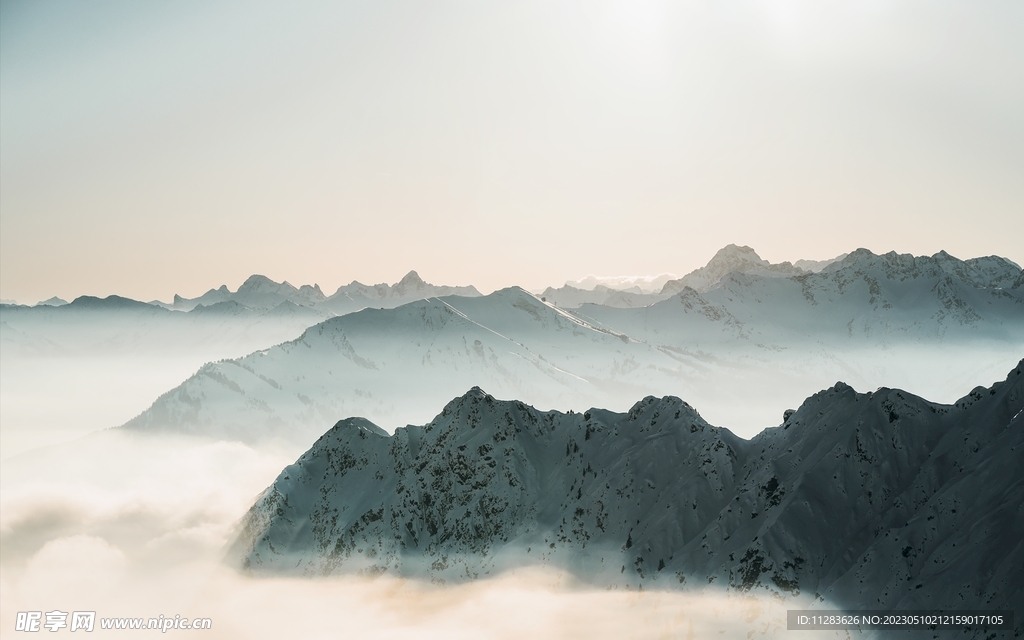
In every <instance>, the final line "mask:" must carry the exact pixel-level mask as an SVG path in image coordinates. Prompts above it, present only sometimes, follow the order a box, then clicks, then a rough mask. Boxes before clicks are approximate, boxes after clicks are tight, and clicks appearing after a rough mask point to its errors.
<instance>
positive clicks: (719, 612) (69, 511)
mask: <svg viewBox="0 0 1024 640" xmlns="http://www.w3.org/2000/svg"><path fill="white" fill-rule="evenodd" d="M291 461H292V459H291V458H290V457H289V456H287V455H285V454H283V453H282V452H275V451H269V450H262V451H261V450H256V449H254V448H251V447H248V446H244V445H241V444H237V443H224V442H198V441H195V440H183V439H177V438H169V437H162V438H143V439H140V438H132V437H129V436H126V435H124V434H120V433H109V432H108V433H104V434H101V435H97V436H92V437H89V438H86V439H83V440H80V441H78V442H76V443H75V444H74V445H65V446H61V447H56V448H51V449H49V450H46V451H40V452H34V453H32V454H29V455H25V456H19V457H17V458H15V459H13V460H10V461H8V464H5V465H4V468H3V471H2V474H3V475H2V480H3V496H2V500H0V536H2V539H0V542H2V546H3V549H4V553H3V556H2V561H0V612H2V613H0V629H2V630H3V633H4V635H5V636H6V635H7V633H8V632H10V631H12V630H13V629H14V627H15V616H16V613H17V612H18V611H42V612H46V611H52V610H54V609H59V610H61V611H82V610H85V611H96V613H97V618H103V617H143V618H148V617H158V616H160V615H161V614H162V615H164V616H165V617H167V616H169V617H173V616H175V615H181V616H184V617H188V618H195V617H205V618H211V619H212V621H213V631H212V632H210V633H208V634H207V635H208V636H209V637H216V638H245V639H252V638H257V639H258V638H336V637H341V635H342V634H343V635H344V637H358V636H363V635H365V636H366V637H374V638H392V637H393V638H409V637H417V638H419V637H423V638H429V637H438V638H481V637H493V638H522V637H553V638H563V637H593V638H664V637H672V638H684V637H697V638H700V637H710V636H714V637H735V638H747V637H762V636H765V637H770V636H772V635H776V634H778V633H779V632H780V631H781V630H783V629H785V624H786V622H785V617H786V609H787V608H800V607H802V606H806V605H807V604H808V602H807V601H796V600H785V601H784V600H780V599H777V598H774V597H764V596H762V597H749V596H739V595H731V596H730V595H726V594H723V593H720V592H691V593H680V592H653V591H650V592H644V593H635V592H624V591H603V590H599V589H595V588H592V587H587V586H585V585H580V584H576V583H574V582H573V580H572V579H571V578H570V577H569V576H567V575H564V574H561V573H559V572H557V571H554V570H551V569H544V568H527V569H523V570H521V571H518V572H516V573H514V574H509V575H505V576H501V577H498V578H495V579H491V580H486V581H480V582H477V583H472V584H464V585H457V586H447V587H439V586H434V585H430V584H427V583H423V582H417V581H410V580H402V579H397V578H391V577H387V576H384V577H381V578H377V579H374V580H366V579H358V578H352V577H336V578H335V577H332V578H322V579H316V580H302V579H284V578H282V579H267V578H258V579H254V578H247V577H244V576H242V575H240V574H238V573H236V572H234V571H233V570H232V569H231V568H230V567H227V566H225V565H224V563H223V562H222V559H223V554H224V547H225V545H226V544H227V543H228V542H229V540H230V539H231V536H232V535H233V525H234V524H235V522H236V521H237V520H238V519H239V518H240V517H241V516H242V514H243V513H244V512H245V510H246V509H247V508H248V506H249V505H250V504H251V503H252V501H253V499H254V498H255V496H256V494H257V493H258V492H259V491H261V490H262V489H263V488H264V487H266V486H267V485H268V484H269V483H270V482H271V480H272V479H273V478H274V476H276V474H277V473H278V472H279V471H280V470H281V468H282V467H284V466H285V465H286V464H288V463H290V462H291ZM819 606H822V605H821V604H820V603H819ZM98 626H99V623H98V622H97V628H96V631H95V632H94V633H96V634H97V636H99V637H103V635H104V634H103V632H102V631H101V630H100V629H99V628H98ZM751 632H752V635H751ZM169 633H172V634H173V633H175V631H173V630H172V631H170V632H169ZM107 634H108V635H113V636H118V635H119V634H120V635H121V636H122V637H123V633H122V632H117V631H108V632H107ZM802 635H806V636H807V637H808V638H811V637H836V636H835V635H834V634H833V635H831V636H829V635H827V634H824V633H821V634H820V635H819V636H815V635H814V634H813V633H809V632H804V634H802Z"/></svg>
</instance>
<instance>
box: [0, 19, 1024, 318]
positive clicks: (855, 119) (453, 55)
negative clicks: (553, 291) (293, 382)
mask: <svg viewBox="0 0 1024 640" xmlns="http://www.w3.org/2000/svg"><path fill="white" fill-rule="evenodd" d="M0 11H2V15H0V295H2V297H3V298H5V299H17V300H18V301H19V302H34V301H36V300H39V299H43V298H47V297H49V296H51V295H59V296H62V297H65V298H68V299H70V298H72V297H75V296H78V295H82V294H93V295H108V294H111V293H118V294H121V295H127V296H131V297H135V298H139V299H143V300H150V299H153V298H161V299H169V298H170V297H171V295H172V294H174V293H181V294H182V295H186V296H194V295H198V294H200V293H202V292H203V291H205V290H206V289H208V288H210V287H214V286H219V285H220V284H222V283H226V284H228V285H229V287H231V288H232V289H234V288H235V287H237V286H238V284H240V283H241V282H242V280H244V278H245V277H246V276H248V275H249V274H251V273H263V274H265V275H267V276H269V277H271V278H274V279H276V280H284V279H288V280H289V281H291V282H293V283H295V284H300V283H312V282H318V283H319V284H320V285H321V286H322V287H323V288H324V290H325V291H328V292H332V291H333V289H334V288H336V287H337V286H338V285H340V284H344V283H347V282H349V281H351V280H353V279H358V280H360V281H362V282H367V283H375V282H381V281H388V282H394V281H397V280H398V279H399V278H400V277H401V276H402V275H403V274H404V273H406V272H407V271H408V270H410V269H416V270H418V271H419V273H420V274H421V275H422V276H423V277H424V278H425V279H427V280H429V281H431V282H436V283H443V284H475V285H477V286H478V287H479V288H480V289H481V290H483V291H487V290H490V289H494V288H497V287H503V286H508V285H511V284H519V285H522V286H526V287H528V288H539V287H543V286H546V285H549V284H554V285H558V284H561V283H562V282H564V281H565V280H567V279H573V278H579V277H582V276H584V275H585V274H587V273H603V274H644V273H650V274H657V273H662V272H671V273H677V274H682V273H686V272H687V271H689V270H691V269H693V268H696V267H698V266H700V265H702V264H704V263H705V262H706V261H707V260H708V259H709V258H710V257H711V256H712V255H713V254H714V253H715V251H716V250H717V249H719V248H720V247H722V246H724V245H725V244H728V243H730V242H733V243H737V244H747V245H750V246H753V247H754V248H755V249H757V250H758V252H759V253H760V254H761V255H762V256H763V257H765V258H767V259H770V260H772V261H781V260H797V259H800V258H810V259H823V258H829V257H833V256H835V255H837V254H840V253H843V252H846V251H850V250H852V249H854V248H857V247H862V246H863V247H867V248H869V249H871V250H873V251H876V252H884V251H889V250H896V251H899V252H906V253H916V254H931V253H934V252H936V251H938V250H940V249H945V250H947V251H949V252H950V253H952V254H953V255H956V256H957V257H961V258H969V257H974V256H978V255H988V254H993V253H994V254H999V255H1003V256H1006V257H1009V258H1011V259H1013V260H1015V261H1017V262H1019V263H1020V262H1024V253H1022V250H1021V248H1020V246H1021V245H1020V242H1019V238H1020V237H1024V222H1022V220H1024V215H1022V213H1024V180H1021V176H1022V175H1024V115H1022V114H1024V82H1021V78H1024V40H1022V39H1021V38H1020V33H1022V32H1024V5H1022V4H1021V3H1019V2H996V1H992V2H948V3H941V4H936V3H929V2H899V3H894V2H878V1H872V2H865V3H856V4H850V3H842V4H841V3H833V2H810V1H806V2H805V1H800V0H768V1H765V2H746V3H728V4H723V3H712V2H688V3H675V2H660V1H658V0H648V1H643V2H624V1H621V0H614V1H608V2H578V3H551V2H521V3H479V2H439V3H430V4H423V3H412V2H393V1H386V2H343V3H304V4H298V5H295V4H281V3H268V2H244V3H242V2H218V3H200V2H175V3H162V4H161V3H134V2H92V3H74V2H51V3H34V2H24V1H19V0H14V1H12V2H7V1H6V0H5V2H4V3H3V4H0Z"/></svg>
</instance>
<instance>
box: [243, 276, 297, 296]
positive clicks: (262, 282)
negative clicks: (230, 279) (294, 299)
mask: <svg viewBox="0 0 1024 640" xmlns="http://www.w3.org/2000/svg"><path fill="white" fill-rule="evenodd" d="M298 292H299V290H298V289H296V288H295V287H294V286H293V285H292V284H291V283H289V282H288V281H285V282H281V283H277V282H274V281H273V280H271V279H270V278H268V277H267V276H262V275H259V274H253V275H251V276H249V277H248V278H246V279H245V282H243V283H242V286H240V287H238V291H237V293H238V294H247V293H277V294H282V295H288V294H295V293H298Z"/></svg>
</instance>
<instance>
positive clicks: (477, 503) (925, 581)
mask: <svg viewBox="0 0 1024 640" xmlns="http://www.w3.org/2000/svg"><path fill="white" fill-rule="evenodd" d="M1022 373H1024V361H1022V362H1021V363H1019V364H1018V365H1017V367H1016V368H1015V369H1014V370H1013V371H1011V372H1010V374H1009V375H1008V376H1007V378H1006V380H1005V381H1004V382H1001V383H996V384H994V385H993V386H992V387H990V388H987V389H986V388H980V387H979V388H977V389H975V390H974V391H972V392H971V393H970V394H969V395H968V396H966V397H964V398H963V399H962V400H960V401H959V402H957V403H956V404H955V405H952V406H949V405H937V404H933V403H930V402H927V401H925V400H923V399H921V398H918V397H915V396H913V395H911V394H908V393H906V392H902V391H899V390H895V389H884V388H883V389H879V390H878V391H876V392H874V393H857V392H856V391H854V390H853V389H852V388H850V387H849V386H847V385H845V384H843V383H837V384H836V385H835V386H834V387H832V388H830V389H828V390H826V391H822V392H820V393H817V394H815V395H814V396H812V397H810V398H808V399H807V400H806V401H805V402H804V403H803V404H802V406H800V408H799V409H797V410H796V411H795V412H792V413H787V415H786V416H785V420H784V422H783V424H782V425H780V426H778V427H776V428H773V429H768V430H766V431H765V432H763V433H762V434H760V435H759V436H757V437H756V438H754V439H753V440H750V441H745V440H742V439H740V438H738V437H736V436H734V435H733V434H732V433H731V432H730V431H728V430H726V429H720V428H716V427H712V426H711V425H709V424H708V423H707V422H705V421H704V420H703V419H702V418H701V417H700V416H699V415H698V414H697V412H696V411H695V410H694V409H693V408H692V407H690V406H689V405H688V404H686V403H685V402H683V401H681V400H680V399H678V398H674V397H664V398H661V399H657V398H654V397H647V398H645V399H644V400H642V401H640V402H638V403H636V405H635V406H634V407H633V408H632V409H631V410H630V411H629V412H628V413H626V414H619V413H612V412H609V411H603V410H599V409H592V410H590V411H587V412H585V413H582V414H580V413H568V414H564V413H559V412H553V411H548V412H543V411H538V410H536V409H533V408H532V407H530V406H527V405H525V404H523V403H521V402H516V401H500V400H496V399H495V398H493V397H492V396H490V395H488V394H486V393H484V392H483V391H481V390H480V389H478V388H474V389H472V390H471V391H470V392H469V393H467V394H465V395H464V396H462V397H459V398H456V399H455V400H453V401H451V402H450V403H448V405H447V406H446V407H445V408H444V410H443V411H442V412H441V413H440V414H439V415H438V416H437V417H436V418H435V419H434V420H433V421H431V422H430V423H429V424H427V425H425V426H422V427H419V426H416V427H413V426H410V427H408V428H401V429H398V430H397V431H396V432H395V434H394V435H393V436H388V435H387V433H386V432H384V431H383V430H381V429H380V428H378V427H376V426H375V425H373V424H372V423H370V422H368V421H366V420H364V419H361V418H350V419H346V420H342V421H341V422H338V423H337V424H336V425H335V426H334V427H333V428H332V429H330V430H329V431H328V432H327V433H326V434H324V435H323V436H322V437H321V438H320V439H319V440H318V441H317V442H316V444H315V445H314V446H313V447H312V448H311V449H310V450H309V451H307V452H306V453H305V454H303V455H302V456H301V457H300V458H299V459H298V460H297V461H296V462H295V463H294V464H293V465H290V466H288V467H286V468H285V469H284V470H283V471H282V472H281V474H280V475H279V476H278V478H277V480H276V481H275V482H274V483H273V485H272V486H271V487H269V488H268V489H267V490H266V491H265V492H264V493H263V494H262V495H261V496H260V498H259V499H258V501H257V502H256V504H255V505H254V506H253V507H252V509H251V510H250V511H249V513H248V515H247V516H246V517H245V519H244V521H243V523H242V526H241V529H240V536H239V538H238V540H237V542H236V543H235V545H234V548H233V554H234V557H235V558H236V559H237V560H238V561H239V562H241V564H242V566H243V567H244V568H245V569H246V570H248V571H251V572H253V573H260V574H262V573H286V574H297V575H306V576H316V575H325V574H331V573H337V572H345V573H349V572H357V573H363V574H368V575H374V574H379V573H384V572H387V573H391V574H397V575H403V576H420V577H430V578H432V579H434V580H439V581H450V580H465V579H474V578H479V577H483V576H486V575H493V574H495V573H497V572H499V571H501V570H503V569H506V568H510V567H518V566H524V565H531V564H550V565H555V566H558V567H564V568H567V569H569V570H571V571H573V572H574V573H576V574H578V575H579V576H581V577H582V578H584V579H586V580H589V581H592V582H594V583H597V584H600V585H606V586H610V587H625V588H636V587H638V586H647V587H648V588H651V587H655V588H679V587H684V588H685V587H691V586H692V587H698V588H699V587H700V586H701V585H708V584H714V585H717V586H727V587H729V588H731V589H735V590H757V591H770V592H776V593H794V594H795V593H804V594H816V595H820V596H822V597H824V598H825V599H826V600H828V601H830V602H832V603H836V604H838V605H840V606H849V607H855V606H856V607H871V608H877V609H892V608H949V609H952V608H956V609H972V608H975V609H981V608H984V609H1016V610H1017V611H1018V612H1020V611H1022V610H1024V591H1022V587H1024V574H1022V573H1021V572H1020V571H1019V568H1020V567H1021V566H1024V542H1022V541H1024V519H1022V516H1021V505H1022V504H1024V465H1021V460H1022V455H1024V423H1022V422H1021V420H1022V417H1021V416H1022V407H1024V375H1022Z"/></svg>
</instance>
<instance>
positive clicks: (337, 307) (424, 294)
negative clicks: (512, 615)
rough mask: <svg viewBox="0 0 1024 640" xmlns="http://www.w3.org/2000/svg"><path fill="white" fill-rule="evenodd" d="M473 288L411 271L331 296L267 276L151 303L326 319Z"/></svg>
mask: <svg viewBox="0 0 1024 640" xmlns="http://www.w3.org/2000/svg"><path fill="white" fill-rule="evenodd" d="M479 295H480V292H479V291H477V290H476V289H475V288H474V287H472V286H469V287H447V286H437V285H433V284H430V283H428V282H424V281H423V279H422V278H420V276H419V274H417V273H416V272H415V271H410V272H409V273H407V274H406V275H405V277H404V278H402V279H401V280H400V281H398V282H397V283H395V284H394V285H388V284H376V285H372V286H371V285H365V284H362V283H360V282H356V281H352V283H351V284H347V285H344V286H341V287H338V290H337V291H335V292H334V294H333V295H331V296H326V295H324V293H323V291H321V290H320V285H317V284H314V285H308V284H304V285H302V286H301V287H298V288H296V287H295V286H293V285H291V284H289V283H288V282H282V283H277V282H274V281H273V280H271V279H270V278H267V277H266V276H260V275H253V276H250V277H249V278H248V279H247V280H246V281H245V282H243V283H242V285H241V286H240V287H238V291H235V292H232V291H230V290H228V288H227V285H221V286H220V288H219V289H210V290H209V291H207V292H206V293H204V294H203V295H201V296H199V297H198V298H191V299H188V298H182V297H181V296H179V295H177V294H176V295H175V296H174V301H173V302H172V303H170V304H167V303H164V302H160V301H158V300H155V301H153V302H151V303H150V304H155V305H158V306H162V307H164V308H167V309H174V310H181V311H191V310H192V309H194V308H196V307H197V306H199V305H207V306H209V305H216V304H220V303H223V302H235V303H238V304H241V305H243V306H245V307H248V308H250V309H255V310H264V311H265V310H269V309H272V308H275V307H277V306H279V305H280V304H282V303H284V302H289V303H291V304H294V305H297V306H300V307H306V308H309V309H315V310H317V311H319V312H321V314H322V315H324V316H325V317H330V316H335V315H344V314H346V313H352V312H353V311H358V310H360V309H364V308H366V307H377V308H388V309H390V308H394V307H397V306H400V305H403V304H406V303H407V302H412V301H414V300H421V299H423V298H429V297H434V296H479Z"/></svg>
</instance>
